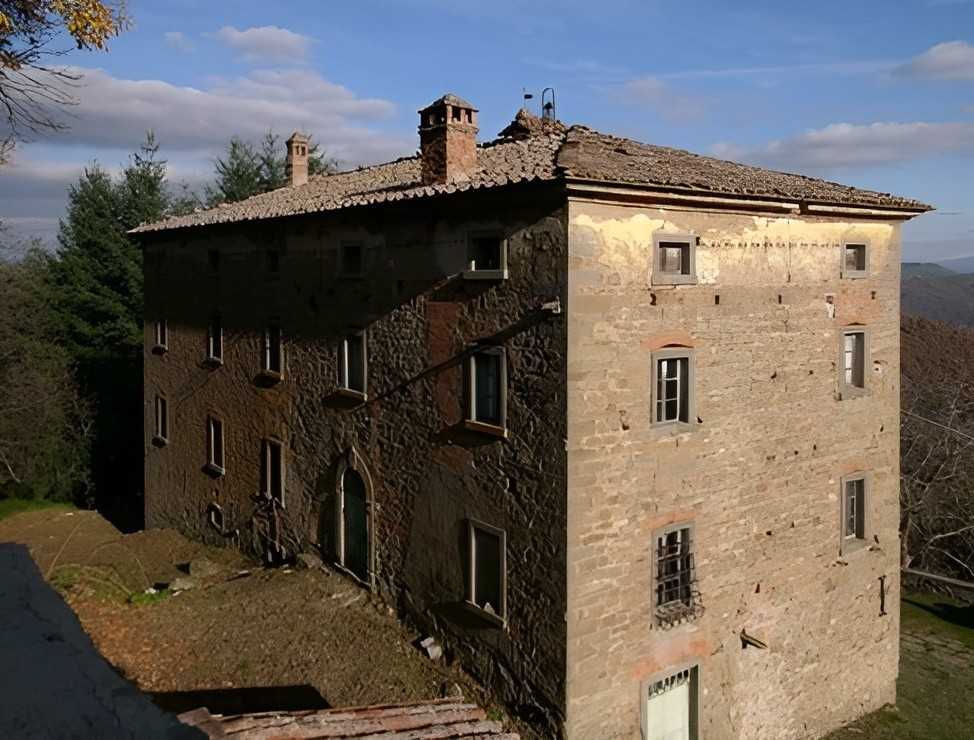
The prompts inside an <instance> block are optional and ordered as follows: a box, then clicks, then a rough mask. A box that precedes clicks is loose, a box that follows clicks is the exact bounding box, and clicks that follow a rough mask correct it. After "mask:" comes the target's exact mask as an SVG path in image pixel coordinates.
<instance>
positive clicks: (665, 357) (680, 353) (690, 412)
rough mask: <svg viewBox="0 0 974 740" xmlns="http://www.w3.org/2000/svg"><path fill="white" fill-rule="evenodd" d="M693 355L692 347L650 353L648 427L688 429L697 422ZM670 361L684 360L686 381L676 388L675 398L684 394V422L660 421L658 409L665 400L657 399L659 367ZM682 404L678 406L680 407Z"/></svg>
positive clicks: (669, 348) (679, 420) (676, 420)
mask: <svg viewBox="0 0 974 740" xmlns="http://www.w3.org/2000/svg"><path fill="white" fill-rule="evenodd" d="M695 355H696V353H695V352H694V350H693V348H692V347H668V348H666V349H660V350H657V351H655V352H653V353H652V357H651V362H652V367H651V368H650V403H651V404H652V405H651V406H650V420H651V421H650V425H651V426H654V427H676V428H689V427H692V426H694V425H695V424H696V421H697V408H696V370H695V367H694V365H695V362H694V359H695ZM672 360H686V363H687V365H686V367H687V371H686V381H685V384H684V385H683V386H682V387H681V386H678V389H679V392H680V394H681V395H679V396H678V397H677V398H678V399H680V398H682V397H683V396H682V394H683V393H685V394H686V409H687V418H686V420H684V419H680V418H679V417H678V418H676V419H660V418H659V409H660V402H661V401H664V408H665V399H661V398H660V397H659V379H660V365H661V363H664V362H670V361H672ZM680 405H682V404H678V406H680Z"/></svg>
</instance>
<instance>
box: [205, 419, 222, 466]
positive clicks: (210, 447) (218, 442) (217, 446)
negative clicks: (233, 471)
mask: <svg viewBox="0 0 974 740" xmlns="http://www.w3.org/2000/svg"><path fill="white" fill-rule="evenodd" d="M206 467H207V469H209V470H210V471H211V472H214V473H217V474H219V475H223V474H224V473H225V472H226V466H225V465H224V459H223V422H222V421H220V420H219V419H217V418H214V417H212V416H211V417H209V418H208V419H207V420H206Z"/></svg>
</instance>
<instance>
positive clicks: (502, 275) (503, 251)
mask: <svg viewBox="0 0 974 740" xmlns="http://www.w3.org/2000/svg"><path fill="white" fill-rule="evenodd" d="M495 238H496V239H497V240H498V242H499V244H498V248H499V249H500V254H499V255H498V264H499V265H500V267H498V268H496V269H485V270H479V269H477V268H475V267H471V264H472V262H471V260H470V249H471V246H472V245H473V242H474V240H475V239H495ZM464 247H465V252H464V265H465V268H466V269H464V270H463V272H462V273H461V276H462V277H463V279H464V280H507V279H508V277H509V276H510V272H509V271H508V267H507V265H508V261H507V260H508V248H509V247H508V238H507V237H506V236H504V234H503V233H502V232H500V231H497V230H494V229H481V230H473V231H468V232H467V234H466V239H465V244H464Z"/></svg>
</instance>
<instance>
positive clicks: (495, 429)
mask: <svg viewBox="0 0 974 740" xmlns="http://www.w3.org/2000/svg"><path fill="white" fill-rule="evenodd" d="M466 422H467V426H468V428H473V429H475V430H479V431H488V432H491V433H493V434H496V435H498V436H507V355H506V353H505V352H504V349H503V347H489V348H486V349H479V350H477V351H476V352H474V353H473V354H472V355H470V357H469V359H468V361H467V417H466Z"/></svg>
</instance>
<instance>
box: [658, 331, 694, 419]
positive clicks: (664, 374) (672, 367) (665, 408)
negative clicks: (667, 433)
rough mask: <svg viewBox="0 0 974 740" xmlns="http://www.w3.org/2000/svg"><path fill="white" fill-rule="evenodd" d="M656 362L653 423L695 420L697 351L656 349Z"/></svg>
mask: <svg viewBox="0 0 974 740" xmlns="http://www.w3.org/2000/svg"><path fill="white" fill-rule="evenodd" d="M652 362H653V368H652V403H653V411H652V419H653V424H654V425H662V424H691V423H693V422H694V421H695V420H696V411H695V409H694V370H693V351H692V350H690V349H668V350H660V351H658V352H654V353H653V358H652Z"/></svg>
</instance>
